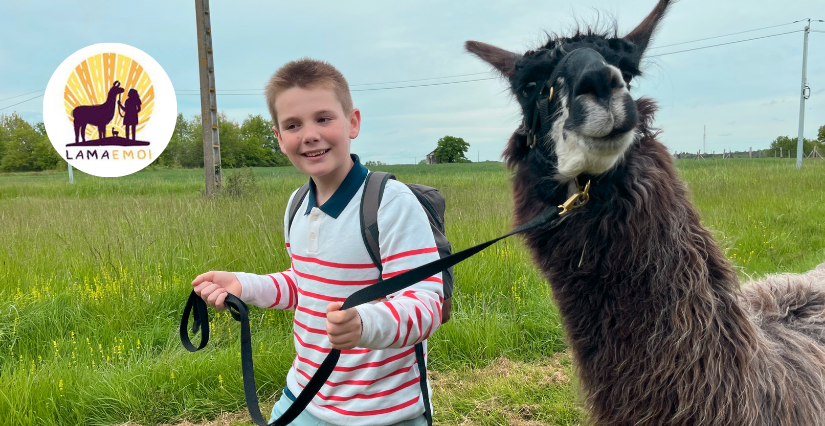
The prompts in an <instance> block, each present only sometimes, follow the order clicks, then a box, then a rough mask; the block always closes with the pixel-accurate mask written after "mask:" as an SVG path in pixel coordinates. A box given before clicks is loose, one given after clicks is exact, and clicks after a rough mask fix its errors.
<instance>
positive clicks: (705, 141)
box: [702, 124, 708, 154]
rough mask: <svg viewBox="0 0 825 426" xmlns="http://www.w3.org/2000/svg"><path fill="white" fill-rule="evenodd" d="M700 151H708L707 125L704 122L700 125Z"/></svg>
mask: <svg viewBox="0 0 825 426" xmlns="http://www.w3.org/2000/svg"><path fill="white" fill-rule="evenodd" d="M702 129H704V130H702V151H703V152H704V153H705V154H707V153H708V125H707V124H705V125H704V126H702Z"/></svg>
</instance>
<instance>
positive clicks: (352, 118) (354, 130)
mask: <svg viewBox="0 0 825 426" xmlns="http://www.w3.org/2000/svg"><path fill="white" fill-rule="evenodd" d="M359 133H361V111H359V110H358V108H353V109H352V111H350V113H349V138H350V139H355V138H357V137H358V134H359Z"/></svg>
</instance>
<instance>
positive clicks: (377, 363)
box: [295, 346, 415, 371]
mask: <svg viewBox="0 0 825 426" xmlns="http://www.w3.org/2000/svg"><path fill="white" fill-rule="evenodd" d="M413 352H415V346H410V348H409V349H408V350H406V351H404V352H400V353H397V354H395V355H393V356H391V357H389V358H385V359H383V360H381V361H373V362H367V363H364V364H360V365H356V366H353V367H335V369H334V370H333V371H355V370H360V369H363V368H371V367H380V366H382V365H386V364H389V363H391V362H393V361H397V360H399V359H402V358H404V357H406V356H407V355H410V354H411V353H413ZM295 358H297V359H298V361H301V362H303V363H305V364H308V365H311V366H313V367H315V368H318V367H320V366H321V364H318V363H316V362H314V361H312V360H310V359H307V358H303V357H301V356H299V355H296V356H295Z"/></svg>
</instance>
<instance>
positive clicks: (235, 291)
mask: <svg viewBox="0 0 825 426" xmlns="http://www.w3.org/2000/svg"><path fill="white" fill-rule="evenodd" d="M192 286H193V287H195V293H196V294H197V295H198V296H200V297H201V299H203V301H204V302H206V304H207V305H209V306H211V307H213V308H215V309H216V310H218V311H223V310H224V309H226V305H224V304H223V301H224V300H226V295H227V294H229V293H232V295H234V296H235V297H238V298H240V297H241V282H240V281H238V278H237V277H236V276H235V274H233V273H232V272H224V271H209V272H207V273H205V274H200V275H198V276H197V277H195V279H194V280H193V281H192Z"/></svg>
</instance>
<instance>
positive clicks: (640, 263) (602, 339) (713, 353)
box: [508, 99, 825, 425]
mask: <svg viewBox="0 0 825 426" xmlns="http://www.w3.org/2000/svg"><path fill="white" fill-rule="evenodd" d="M638 106H639V111H640V113H641V114H642V116H643V117H644V118H645V120H644V122H645V123H649V122H650V120H651V119H652V115H651V113H652V110H653V104H652V102H651V101H649V100H644V99H643V100H640V101H638ZM643 126H644V127H643V134H644V136H643V137H642V138H641V139H640V140H639V141H638V142H637V143H636V144H634V145H633V146H632V147H631V148H630V150H629V151H628V152H627V154H626V156H625V159H624V161H623V162H622V163H621V164H620V165H618V167H617V168H616V169H614V170H613V171H611V172H608V173H606V174H603V175H600V176H595V177H593V179H592V187H591V201H590V202H589V203H588V204H587V205H586V206H584V207H582V208H580V209H577V210H573V211H572V212H570V213H568V217H567V219H566V220H565V223H564V225H562V226H561V227H560V228H559V229H558V230H557V231H552V232H544V231H542V230H537V231H534V232H530V233H528V235H527V236H526V240H527V244H528V246H529V247H530V248H531V249H532V252H533V257H534V260H535V262H536V264H537V265H538V266H539V268H540V269H541V270H542V271H543V272H544V274H545V276H546V277H547V279H548V281H549V282H550V283H551V286H552V288H553V294H554V297H555V298H556V300H557V302H558V305H559V309H560V311H561V314H562V318H563V321H564V326H565V329H566V331H567V336H568V340H569V342H570V345H571V347H572V349H573V353H574V357H575V360H576V362H577V364H578V367H579V372H580V375H581V383H582V386H583V388H584V390H585V391H586V393H587V397H586V403H587V406H588V408H589V409H590V412H591V415H592V420H593V421H594V422H595V423H596V424H605V425H818V424H825V380H823V378H825V351H823V346H825V265H822V266H820V268H819V269H817V270H816V271H814V272H811V273H809V274H807V275H781V276H776V277H771V278H769V279H767V280H766V281H764V282H760V283H754V284H752V285H750V286H749V287H747V288H746V290H745V291H744V292H743V293H741V296H740V293H739V283H738V279H737V276H736V273H735V272H734V271H733V268H732V267H731V265H730V263H729V262H728V259H727V258H726V257H725V256H724V254H723V253H722V252H721V251H720V250H719V248H718V246H717V245H716V242H715V241H714V240H713V238H712V236H711V235H710V233H709V232H708V231H707V230H706V229H704V228H703V227H702V226H701V224H700V221H699V215H698V213H697V212H696V210H695V209H694V207H693V206H692V205H691V204H690V202H689V201H688V194H687V191H686V189H685V187H684V185H683V184H682V182H681V181H680V180H679V179H678V177H677V174H676V170H675V168H674V167H673V163H672V160H671V157H670V155H669V153H668V152H667V149H666V147H665V146H663V145H662V144H661V143H659V142H658V141H657V140H656V137H655V134H654V133H653V132H651V131H650V128H649V127H647V124H644V125H643ZM518 137H519V136H518V135H514V140H515V139H517V138H518ZM513 143H518V142H513ZM512 147H513V145H512V144H511V148H512ZM531 157H534V156H532V155H527V156H526V157H523V158H518V157H512V156H511V157H508V163H509V164H510V166H511V167H513V168H514V169H515V176H514V178H513V189H514V197H515V216H516V224H517V225H518V224H521V223H523V222H526V221H528V220H530V219H531V218H532V217H534V216H535V215H536V214H537V213H538V212H540V211H542V210H543V209H544V208H546V207H547V206H549V205H553V204H558V202H557V201H551V200H552V198H551V199H546V198H545V197H546V194H547V193H548V188H547V186H548V183H550V182H553V180H552V179H551V178H550V176H546V175H542V174H541V173H536V171H537V170H540V169H539V168H538V167H536V165H535V164H534V160H533V161H531ZM539 186H544V188H541V189H539ZM549 186H551V187H552V186H554V185H553V184H550V185H549ZM555 188H556V191H551V192H557V193H558V195H557V196H556V197H555V200H558V199H564V198H566V191H567V188H566V187H565V186H562V185H556V186H555ZM541 194H545V195H541Z"/></svg>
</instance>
